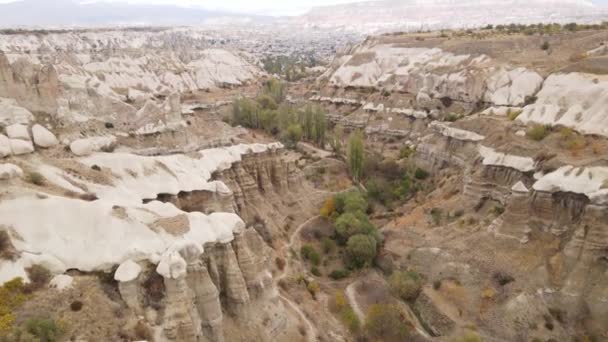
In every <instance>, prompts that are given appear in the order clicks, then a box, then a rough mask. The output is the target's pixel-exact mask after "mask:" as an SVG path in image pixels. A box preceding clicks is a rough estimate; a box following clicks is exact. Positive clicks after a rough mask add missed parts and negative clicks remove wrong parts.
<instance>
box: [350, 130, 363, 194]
mask: <svg viewBox="0 0 608 342" xmlns="http://www.w3.org/2000/svg"><path fill="white" fill-rule="evenodd" d="M363 158H364V146H363V134H362V133H361V132H360V131H356V132H353V133H352V134H351V135H350V138H349V139H348V168H349V170H350V174H351V176H352V177H353V180H355V181H356V182H359V181H360V180H361V176H362V175H363V160H364V159H363Z"/></svg>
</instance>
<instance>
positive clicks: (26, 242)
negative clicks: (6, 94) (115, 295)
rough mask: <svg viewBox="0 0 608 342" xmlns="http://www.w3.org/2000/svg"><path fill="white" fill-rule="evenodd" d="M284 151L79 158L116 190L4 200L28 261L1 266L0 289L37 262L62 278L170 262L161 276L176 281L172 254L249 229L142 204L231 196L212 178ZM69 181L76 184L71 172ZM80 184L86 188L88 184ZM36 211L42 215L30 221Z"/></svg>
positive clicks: (236, 149) (93, 186) (216, 217)
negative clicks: (171, 221)
mask: <svg viewBox="0 0 608 342" xmlns="http://www.w3.org/2000/svg"><path fill="white" fill-rule="evenodd" d="M281 147H282V146H281V145H280V144H268V145H262V144H253V145H236V146H232V147H227V148H215V149H209V150H203V151H200V153H199V157H198V158H193V157H189V156H186V155H168V156H161V157H142V156H136V155H131V154H125V153H97V154H93V155H91V156H90V157H87V158H83V159H80V160H79V161H80V162H81V163H82V164H84V165H87V166H89V167H90V166H92V165H99V166H101V167H102V168H104V169H105V168H108V169H110V170H111V172H112V175H114V177H113V179H112V182H113V184H112V185H107V184H105V185H104V184H98V183H86V186H87V188H88V189H89V190H90V191H91V192H94V193H95V194H96V195H97V196H98V198H99V199H98V200H96V201H93V202H87V201H82V200H79V199H72V198H66V197H57V196H53V195H50V194H49V195H46V196H45V198H40V197H38V196H36V195H35V194H26V195H22V196H18V197H16V198H12V199H6V200H3V201H0V225H6V226H12V227H14V229H15V230H16V231H18V232H19V234H20V239H18V240H14V241H12V243H13V245H14V246H15V248H16V249H17V250H18V251H24V250H27V251H28V252H29V253H24V254H22V255H21V257H20V259H18V260H16V261H15V262H14V263H12V264H11V266H10V267H9V266H5V265H2V266H1V267H0V268H2V272H0V282H3V281H6V280H8V279H12V278H14V277H15V276H22V275H23V274H24V271H23V268H24V267H28V266H29V265H30V264H31V263H32V262H33V261H32V258H35V261H36V263H43V264H44V265H45V266H46V267H47V268H49V269H52V270H54V272H57V273H62V272H65V270H67V269H71V268H74V269H79V270H82V271H94V270H107V269H109V268H110V267H111V266H112V265H118V264H122V263H123V262H125V261H126V260H133V261H143V260H148V261H149V262H151V263H153V264H157V263H159V262H160V261H163V260H164V261H165V262H163V263H162V266H160V268H159V270H160V271H161V272H163V273H167V272H169V273H167V274H177V273H176V272H179V268H176V266H175V265H176V264H175V263H178V264H179V263H180V261H179V260H177V259H178V258H177V256H176V255H173V254H172V252H173V251H176V250H180V249H182V248H181V247H180V246H184V245H185V244H188V243H191V244H195V245H197V246H203V245H205V244H206V243H213V242H221V243H226V242H229V241H231V240H232V239H233V232H240V231H242V230H243V229H244V223H243V221H242V220H241V219H240V218H239V216H237V215H236V214H234V213H222V212H216V213H213V214H210V215H205V214H202V213H200V212H193V213H186V212H183V211H181V210H179V209H177V208H176V207H175V206H174V205H173V204H170V203H161V202H158V201H152V202H149V203H147V204H142V203H143V200H144V199H153V198H156V196H157V195H158V194H160V193H166V194H175V195H176V194H178V193H179V192H180V191H195V190H206V191H213V190H214V189H222V190H225V189H226V186H225V185H223V186H218V184H217V183H218V182H216V181H213V182H210V181H209V180H210V178H211V174H212V173H213V172H216V171H220V170H225V169H227V168H230V167H231V165H232V163H234V162H237V161H240V160H241V157H242V155H244V154H249V153H261V152H265V151H267V150H268V149H276V148H281ZM63 176H64V177H66V178H67V179H71V180H73V181H76V178H73V177H74V176H72V175H70V174H68V173H63ZM78 181H80V182H83V180H82V179H79V180H78ZM49 182H52V180H49ZM66 208H70V210H66ZM121 208H122V209H121ZM32 212H36V215H31V213H32ZM182 215H183V216H185V217H186V218H187V221H186V225H185V226H184V227H181V226H180V227H175V228H174V227H172V226H166V227H164V226H156V225H155V223H156V222H157V221H158V220H159V219H161V218H174V217H177V216H182ZM172 229H179V231H180V233H179V234H176V233H173V234H169V233H167V231H171V230H172ZM73 241H79V243H77V244H75V243H73ZM108 246H111V250H108ZM165 265H167V267H166V268H165ZM125 267H126V266H125ZM165 270H167V272H165ZM127 271H129V272H127ZM130 271H132V268H131V267H126V268H125V273H126V274H128V275H132V274H133V272H130ZM127 278H128V277H127ZM125 279H126V278H125Z"/></svg>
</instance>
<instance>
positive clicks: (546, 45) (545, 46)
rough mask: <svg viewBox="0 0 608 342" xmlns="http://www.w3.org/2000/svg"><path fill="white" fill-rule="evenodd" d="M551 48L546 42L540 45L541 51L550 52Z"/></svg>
mask: <svg viewBox="0 0 608 342" xmlns="http://www.w3.org/2000/svg"><path fill="white" fill-rule="evenodd" d="M550 47H551V45H549V42H548V41H544V42H543V43H542V44H541V45H540V49H541V50H544V51H547V50H549V48H550Z"/></svg>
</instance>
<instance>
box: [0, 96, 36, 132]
mask: <svg viewBox="0 0 608 342" xmlns="http://www.w3.org/2000/svg"><path fill="white" fill-rule="evenodd" d="M32 120H34V115H33V114H32V113H31V112H30V111H29V110H27V109H25V108H23V107H21V106H19V105H18V104H17V101H16V100H15V99H6V98H0V125H4V126H10V125H14V124H28V123H29V122H30V121H32Z"/></svg>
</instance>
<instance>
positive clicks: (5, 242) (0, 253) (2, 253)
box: [0, 230, 17, 260]
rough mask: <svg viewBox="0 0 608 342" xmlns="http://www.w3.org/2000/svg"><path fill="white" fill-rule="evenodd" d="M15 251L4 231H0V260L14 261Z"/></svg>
mask: <svg viewBox="0 0 608 342" xmlns="http://www.w3.org/2000/svg"><path fill="white" fill-rule="evenodd" d="M15 258H17V250H16V249H15V247H14V246H13V244H12V243H11V238H10V236H9V235H8V232H7V231H6V230H0V259H4V260H15Z"/></svg>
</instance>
